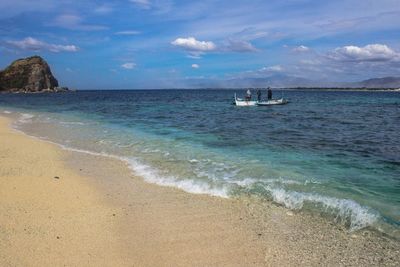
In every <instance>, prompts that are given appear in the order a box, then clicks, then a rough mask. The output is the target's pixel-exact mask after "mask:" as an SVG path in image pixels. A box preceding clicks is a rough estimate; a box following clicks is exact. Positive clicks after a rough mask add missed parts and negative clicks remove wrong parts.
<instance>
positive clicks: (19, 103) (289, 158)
mask: <svg viewBox="0 0 400 267" xmlns="http://www.w3.org/2000/svg"><path fill="white" fill-rule="evenodd" d="M234 92H235V91H230V90H158V91H157V90H150V91H80V92H76V93H70V94H40V95H0V107H1V110H2V111H3V112H4V111H6V112H7V113H8V112H12V113H13V114H14V115H15V116H17V117H18V120H17V121H16V123H15V127H16V128H18V129H21V130H23V131H25V132H28V133H29V134H32V135H34V136H38V137H41V138H43V139H47V140H50V141H52V142H56V143H58V144H61V145H63V146H64V147H66V148H69V149H75V150H79V151H86V152H88V153H100V154H104V155H109V156H112V157H118V158H120V159H122V160H125V161H126V162H128V163H129V166H130V167H131V168H132V171H133V172H135V173H136V174H139V175H141V176H142V177H143V178H144V179H145V180H147V181H149V182H152V183H157V184H162V185H167V186H175V187H179V188H181V189H183V190H186V191H188V192H191V193H206V194H211V195H216V196H221V197H232V196H243V195H247V194H253V195H257V196H259V197H261V198H264V199H266V200H269V201H274V202H276V203H278V204H280V205H284V206H286V207H287V208H290V209H295V210H311V211H313V212H318V213H320V214H321V215H322V216H326V217H328V218H330V219H332V220H335V221H336V222H338V223H343V224H345V225H346V226H348V228H349V229H350V230H357V229H361V228H364V227H373V228H376V229H379V230H381V231H384V232H386V233H389V234H392V235H395V236H396V235H398V233H399V225H400V205H399V204H400V134H399V133H400V94H399V93H395V92H333V91H329V92H327V91H285V92H284V94H285V97H287V98H289V99H290V101H291V103H290V104H288V105H285V106H274V107H235V106H233V105H231V102H232V99H233V93H234ZM236 92H238V93H242V92H241V90H236ZM274 93H275V95H279V96H280V95H281V93H282V92H274ZM4 114H6V113H4Z"/></svg>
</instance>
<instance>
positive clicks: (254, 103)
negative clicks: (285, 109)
mask: <svg viewBox="0 0 400 267" xmlns="http://www.w3.org/2000/svg"><path fill="white" fill-rule="evenodd" d="M287 103H289V101H288V100H287V99H284V98H283V97H282V98H280V99H271V100H267V101H256V100H244V99H242V98H238V97H237V96H236V93H235V105H236V106H240V107H244V106H272V105H285V104H287Z"/></svg>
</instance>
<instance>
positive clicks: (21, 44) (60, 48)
mask: <svg viewBox="0 0 400 267" xmlns="http://www.w3.org/2000/svg"><path fill="white" fill-rule="evenodd" d="M7 43H8V44H9V45H11V46H13V47H16V48H19V49H21V50H32V51H40V50H48V51H50V52H55V53H58V52H77V51H78V50H79V48H78V47H77V46H75V45H58V44H49V43H45V42H42V41H40V40H37V39H35V38H32V37H27V38H25V39H23V40H20V41H7Z"/></svg>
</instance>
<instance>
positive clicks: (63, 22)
mask: <svg viewBox="0 0 400 267" xmlns="http://www.w3.org/2000/svg"><path fill="white" fill-rule="evenodd" d="M52 25H55V26H58V27H61V28H65V29H69V30H82V31H100V30H106V29H108V28H107V27H105V26H101V25H91V24H84V23H83V19H82V17H80V16H78V15H74V14H63V15H60V16H58V17H56V18H55V20H54V21H53V23H52Z"/></svg>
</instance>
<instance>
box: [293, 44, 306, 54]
mask: <svg viewBox="0 0 400 267" xmlns="http://www.w3.org/2000/svg"><path fill="white" fill-rule="evenodd" d="M292 51H293V52H297V53H303V52H308V51H310V48H309V47H307V46H305V45H300V46H297V47H295V48H293V49H292Z"/></svg>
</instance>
